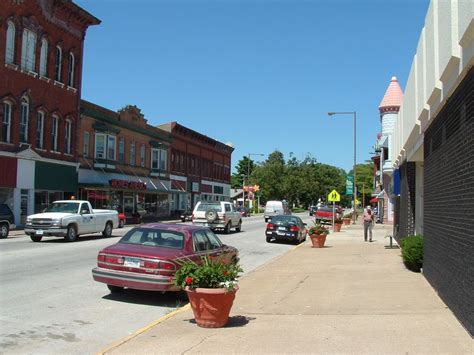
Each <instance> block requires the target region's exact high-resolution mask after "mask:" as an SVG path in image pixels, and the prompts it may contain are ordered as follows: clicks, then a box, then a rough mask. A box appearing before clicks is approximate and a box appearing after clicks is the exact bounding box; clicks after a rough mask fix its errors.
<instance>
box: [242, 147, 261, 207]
mask: <svg viewBox="0 0 474 355" xmlns="http://www.w3.org/2000/svg"><path fill="white" fill-rule="evenodd" d="M247 155H248V160H247V184H248V183H249V181H250V156H252V155H257V156H261V157H263V156H264V155H265V154H263V153H248V154H247ZM244 190H245V184H244ZM242 194H243V198H244V202H243V207H245V191H243V192H242ZM249 209H250V206H249Z"/></svg>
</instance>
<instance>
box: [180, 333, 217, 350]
mask: <svg viewBox="0 0 474 355" xmlns="http://www.w3.org/2000/svg"><path fill="white" fill-rule="evenodd" d="M215 335H217V334H211V335H208V336H206V337H204V338H203V339H201V341H200V342H199V343H197V344H195V345H193V346H191V347H190V348H188V349H186V350H184V351H183V352H182V353H181V354H186V353H188V352H190V351H192V350H193V349H194V348H196V347H198V346H199V345H201V344H202V343H204V342H205V341H206V340H208V339H210V338H212V337H213V336H215Z"/></svg>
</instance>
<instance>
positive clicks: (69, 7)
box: [0, 0, 100, 225]
mask: <svg viewBox="0 0 474 355" xmlns="http://www.w3.org/2000/svg"><path fill="white" fill-rule="evenodd" d="M99 23H100V21H99V20H98V19H97V18H95V17H94V16H92V15H91V14H89V13H88V12H86V11H85V10H83V9H82V8H80V7H79V6H77V5H75V4H74V3H73V2H72V1H68V0H22V1H20V0H4V1H2V3H1V6H0V77H1V78H2V79H1V80H0V166H1V169H0V171H1V173H0V202H6V203H7V204H8V205H10V207H11V208H12V210H13V212H14V214H15V222H16V224H17V225H22V224H24V222H25V219H26V216H27V215H28V214H32V213H34V212H39V211H41V210H42V209H43V208H44V207H45V206H46V205H47V204H48V203H49V202H50V201H52V200H56V199H60V198H68V197H69V196H71V195H73V194H75V193H76V189H77V160H78V159H77V154H76V149H75V147H76V141H77V136H76V132H77V125H78V117H79V102H80V94H81V79H82V55H83V44H84V38H85V34H86V30H87V28H88V27H89V26H91V25H97V24H99Z"/></svg>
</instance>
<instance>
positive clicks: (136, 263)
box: [123, 258, 140, 267]
mask: <svg viewBox="0 0 474 355" xmlns="http://www.w3.org/2000/svg"><path fill="white" fill-rule="evenodd" d="M123 266H130V267H140V259H135V258H125V260H124V262H123Z"/></svg>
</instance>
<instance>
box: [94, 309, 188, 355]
mask: <svg viewBox="0 0 474 355" xmlns="http://www.w3.org/2000/svg"><path fill="white" fill-rule="evenodd" d="M190 308H191V306H190V305H189V303H188V304H187V305H185V306H183V307H180V308H178V309H176V310H174V311H172V312H170V313H168V314H166V315H164V316H163V317H161V318H159V319H158V320H156V321H154V322H152V323H150V324H148V325H146V326H144V327H143V328H140V329H138V330H137V331H135V332H134V333H132V334H130V335H128V336H126V337H125V338H123V339H120V340H117V341H116V342H114V343H112V344H111V345H109V346H108V347H106V348H105V349H103V350H100V351H99V352H97V353H96V355H104V354H106V353H108V352H109V351H112V350H114V349H116V348H118V347H119V346H121V345H123V344H125V343H127V342H129V341H130V340H132V339H134V338H136V337H137V336H139V335H140V334H142V333H145V332H146V331H148V330H150V329H151V328H153V327H154V326H155V325H158V324H160V323H162V322H164V321H165V320H167V319H169V318H171V317H174V316H175V315H177V314H179V313H181V312H184V311H187V310H188V309H190Z"/></svg>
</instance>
